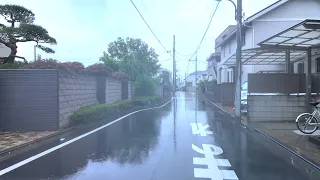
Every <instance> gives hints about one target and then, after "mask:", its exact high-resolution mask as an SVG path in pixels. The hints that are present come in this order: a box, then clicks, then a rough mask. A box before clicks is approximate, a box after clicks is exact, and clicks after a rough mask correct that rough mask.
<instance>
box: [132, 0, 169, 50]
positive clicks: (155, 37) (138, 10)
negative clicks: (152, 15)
mask: <svg viewBox="0 0 320 180" xmlns="http://www.w3.org/2000/svg"><path fill="white" fill-rule="evenodd" d="M130 1H131V3H132V5H133V6H134V8H135V9H136V10H137V12H138V13H139V15H140V16H141V18H142V20H143V21H144V23H145V24H146V25H147V26H148V28H149V30H150V31H151V33H152V34H153V36H154V37H155V38H156V39H157V41H158V42H159V44H160V45H161V46H162V47H163V49H164V50H165V51H166V52H167V53H169V51H168V50H167V48H166V47H165V46H164V45H163V44H162V43H161V41H160V39H159V38H158V37H157V35H156V34H155V33H154V32H153V30H152V29H151V27H150V26H149V24H148V23H147V21H146V20H145V19H144V17H143V16H142V14H141V13H140V11H139V9H138V8H137V6H136V5H135V4H134V2H133V1H132V0H130ZM169 54H170V55H171V53H169ZM171 56H172V55H171Z"/></svg>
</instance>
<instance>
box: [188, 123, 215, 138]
mask: <svg viewBox="0 0 320 180" xmlns="http://www.w3.org/2000/svg"><path fill="white" fill-rule="evenodd" d="M190 125H191V128H192V133H193V134H200V136H207V135H208V134H213V132H212V131H209V130H206V129H208V128H209V125H208V124H206V125H204V126H203V125H202V123H190Z"/></svg>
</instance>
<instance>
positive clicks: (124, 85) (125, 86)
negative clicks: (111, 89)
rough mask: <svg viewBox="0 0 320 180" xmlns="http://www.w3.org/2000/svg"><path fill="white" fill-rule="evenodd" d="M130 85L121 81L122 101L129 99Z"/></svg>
mask: <svg viewBox="0 0 320 180" xmlns="http://www.w3.org/2000/svg"><path fill="white" fill-rule="evenodd" d="M128 84H129V83H128V81H121V91H122V93H121V94H122V100H125V99H128V98H129V96H128V91H129V88H128Z"/></svg>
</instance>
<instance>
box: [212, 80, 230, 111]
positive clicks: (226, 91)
mask: <svg viewBox="0 0 320 180" xmlns="http://www.w3.org/2000/svg"><path fill="white" fill-rule="evenodd" d="M234 95H235V84H234V83H222V84H208V85H207V91H206V97H207V98H208V99H210V100H211V101H212V102H214V103H221V104H222V105H223V106H233V105H234Z"/></svg>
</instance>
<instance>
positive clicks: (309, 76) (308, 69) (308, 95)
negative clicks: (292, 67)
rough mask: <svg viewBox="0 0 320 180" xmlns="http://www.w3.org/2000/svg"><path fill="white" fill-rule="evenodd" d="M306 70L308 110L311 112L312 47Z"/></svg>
mask: <svg viewBox="0 0 320 180" xmlns="http://www.w3.org/2000/svg"><path fill="white" fill-rule="evenodd" d="M306 65H307V72H306V112H311V105H310V104H309V102H311V48H308V50H307V61H306Z"/></svg>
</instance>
